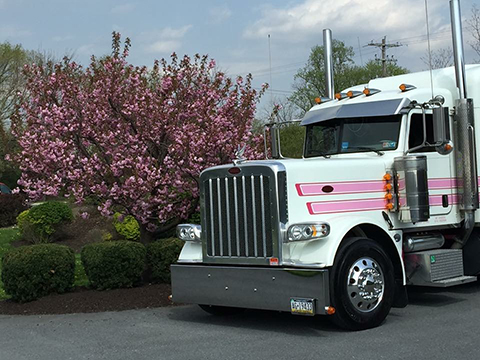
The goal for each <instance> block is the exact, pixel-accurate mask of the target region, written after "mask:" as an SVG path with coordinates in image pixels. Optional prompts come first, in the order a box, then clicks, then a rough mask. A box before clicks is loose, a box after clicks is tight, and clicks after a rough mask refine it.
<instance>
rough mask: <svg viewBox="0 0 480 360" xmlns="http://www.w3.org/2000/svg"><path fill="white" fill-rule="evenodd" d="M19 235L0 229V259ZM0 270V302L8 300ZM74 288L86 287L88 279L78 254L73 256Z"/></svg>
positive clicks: (13, 230) (16, 232) (11, 230)
mask: <svg viewBox="0 0 480 360" xmlns="http://www.w3.org/2000/svg"><path fill="white" fill-rule="evenodd" d="M19 237H20V233H19V231H18V229H17V228H0V259H1V258H2V257H3V254H5V253H6V252H7V251H8V250H10V249H12V245H11V244H12V242H14V241H15V240H18V238H19ZM1 274H2V268H1V266H0V301H2V300H6V299H8V298H10V296H8V295H7V294H6V293H5V290H3V283H2V280H1ZM75 286H88V278H87V275H86V274H85V269H84V268H83V264H82V260H81V259H80V254H75Z"/></svg>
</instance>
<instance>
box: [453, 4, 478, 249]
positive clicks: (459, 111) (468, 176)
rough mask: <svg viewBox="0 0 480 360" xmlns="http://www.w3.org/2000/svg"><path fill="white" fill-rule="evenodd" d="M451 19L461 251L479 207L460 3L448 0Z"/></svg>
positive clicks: (473, 129)
mask: <svg viewBox="0 0 480 360" xmlns="http://www.w3.org/2000/svg"><path fill="white" fill-rule="evenodd" d="M450 16H451V22H452V42H453V51H454V59H455V75H456V81H457V87H458V94H459V99H458V100H456V102H455V115H454V126H455V130H456V131H455V134H456V143H457V146H456V147H455V148H456V151H455V160H456V169H457V178H461V179H462V180H461V182H462V184H461V185H459V186H458V191H459V193H460V194H461V195H462V200H461V202H460V209H461V210H462V211H463V212H464V224H463V234H462V236H461V239H459V246H460V247H463V246H465V243H466V242H467V240H468V238H469V237H470V234H471V233H472V231H473V227H474V225H475V210H476V209H478V207H479V201H478V178H477V156H476V146H475V127H474V126H475V121H474V114H473V99H469V98H467V83H466V76H465V57H464V49H463V34H462V16H461V11H460V1H459V0H450Z"/></svg>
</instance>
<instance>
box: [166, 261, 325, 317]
mask: <svg viewBox="0 0 480 360" xmlns="http://www.w3.org/2000/svg"><path fill="white" fill-rule="evenodd" d="M171 271H172V294H173V301H174V302H176V303H188V304H202V305H219V306H231V307H241V308H249V309H263V310H277V311H288V312H290V300H291V298H306V299H315V308H316V310H315V313H316V314H325V308H326V307H327V306H329V305H330V294H329V276H328V269H321V270H317V269H294V268H265V267H235V266H211V265H196V264H191V265H185V264H175V265H172V267H171Z"/></svg>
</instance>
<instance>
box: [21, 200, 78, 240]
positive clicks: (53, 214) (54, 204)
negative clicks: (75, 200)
mask: <svg viewBox="0 0 480 360" xmlns="http://www.w3.org/2000/svg"><path fill="white" fill-rule="evenodd" d="M72 220H73V214H72V209H70V206H68V204H66V203H64V202H59V201H47V202H45V203H43V204H40V205H36V206H34V207H32V208H31V209H30V210H29V211H28V213H27V214H22V216H21V217H20V218H19V219H18V218H17V221H18V225H19V228H20V234H21V235H22V237H23V238H24V239H25V240H28V241H30V242H34V243H37V242H49V241H50V240H51V239H52V235H53V234H54V233H55V231H56V230H57V229H58V228H59V227H60V226H61V225H62V224H65V223H67V222H71V221H72Z"/></svg>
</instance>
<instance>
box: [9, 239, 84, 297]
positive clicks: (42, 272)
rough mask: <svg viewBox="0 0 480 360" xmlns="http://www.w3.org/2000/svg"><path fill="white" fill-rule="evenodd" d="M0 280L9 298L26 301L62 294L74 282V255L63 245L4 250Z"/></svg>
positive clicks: (42, 245)
mask: <svg viewBox="0 0 480 360" xmlns="http://www.w3.org/2000/svg"><path fill="white" fill-rule="evenodd" d="M2 281H3V285H4V289H5V292H6V293H7V294H9V295H10V296H11V297H12V299H13V300H15V301H18V302H27V301H32V300H35V299H38V298H40V297H42V296H45V295H48V294H51V293H59V294H61V293H64V292H66V291H68V290H70V289H71V288H72V287H73V283H74V281H75V255H74V253H73V251H72V249H70V248H68V247H67V246H63V245H56V244H39V245H31V246H22V247H19V248H17V249H13V250H10V251H8V252H7V253H5V255H4V256H3V259H2Z"/></svg>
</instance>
